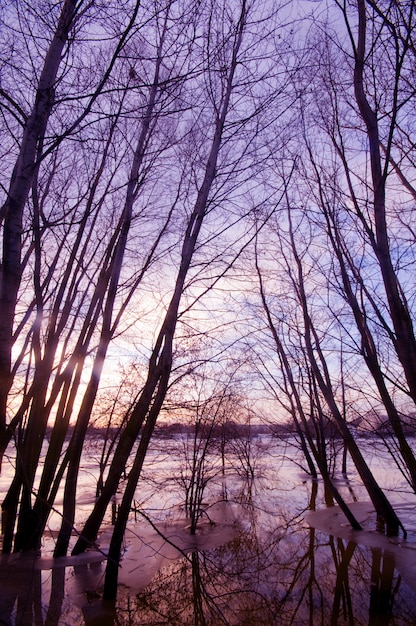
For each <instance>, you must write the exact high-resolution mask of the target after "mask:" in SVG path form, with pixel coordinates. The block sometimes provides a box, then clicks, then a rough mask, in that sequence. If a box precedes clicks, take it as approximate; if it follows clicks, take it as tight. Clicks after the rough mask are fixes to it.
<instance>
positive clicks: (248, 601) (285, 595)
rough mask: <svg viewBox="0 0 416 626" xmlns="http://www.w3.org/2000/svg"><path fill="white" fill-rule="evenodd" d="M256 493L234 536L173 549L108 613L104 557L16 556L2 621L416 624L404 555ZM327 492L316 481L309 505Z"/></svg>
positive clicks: (204, 625) (4, 580)
mask: <svg viewBox="0 0 416 626" xmlns="http://www.w3.org/2000/svg"><path fill="white" fill-rule="evenodd" d="M234 495H235V496H236V494H234ZM251 495H252V499H251V500H250V498H249V497H248V496H247V492H244V494H243V493H241V494H240V496H241V500H242V501H243V504H242V505H240V506H241V509H239V510H241V511H242V512H241V515H239V519H238V529H237V531H236V534H235V536H234V538H233V539H232V541H230V542H228V543H226V544H224V545H221V546H218V547H216V548H215V549H210V550H207V551H202V552H196V551H194V552H191V551H189V552H188V553H187V554H186V556H182V557H180V558H175V557H174V556H172V560H171V561H170V562H168V563H167V565H166V566H165V567H163V568H162V569H161V570H160V571H159V572H158V573H157V574H156V576H155V577H154V578H153V580H152V582H151V583H150V584H148V585H147V586H146V587H145V588H144V589H142V590H140V592H139V593H137V588H136V591H134V590H133V589H128V588H127V587H126V588H120V591H119V596H118V599H117V605H116V607H110V610H109V611H107V612H103V606H102V605H100V601H101V600H100V598H101V596H102V582H103V571H104V564H103V563H98V562H97V563H89V564H84V565H82V564H80V565H77V566H75V565H72V567H70V568H64V567H57V568H54V569H52V570H44V571H41V570H40V569H39V563H38V564H37V562H36V559H35V560H32V567H30V563H29V559H28V558H26V557H21V556H19V555H9V557H8V559H5V560H3V563H2V564H1V567H0V585H1V593H0V609H1V611H0V620H1V623H5V624H10V625H12V624H13V625H19V626H26V625H28V626H30V625H31V624H39V625H42V626H55V625H56V626H58V625H60V624H68V625H71V626H73V625H75V624H77V625H80V624H82V623H85V624H86V625H87V626H104V625H105V626H107V625H108V626H110V625H112V624H122V625H127V624H129V625H133V624H142V625H145V624H147V625H152V626H155V625H156V624H160V625H162V624H166V625H172V626H175V625H177V626H187V625H191V624H192V625H194V626H214V625H215V626H217V625H218V626H219V625H222V624H224V625H238V626H240V625H241V626H245V625H247V626H249V625H250V626H253V625H254V626H272V625H275V624H278V625H279V626H280V625H281V626H286V625H289V624H296V625H301V626H303V625H313V626H316V625H318V624H321V625H323V626H329V625H330V626H340V625H345V626H361V625H362V626H364V625H365V626H387V625H390V624H391V625H393V624H396V625H397V624H400V626H410V625H413V626H414V624H415V623H416V589H411V588H410V587H409V586H408V585H407V584H406V582H405V581H404V580H403V579H402V577H401V575H400V573H399V572H398V571H397V570H396V569H395V556H394V553H390V552H389V551H388V550H385V549H382V548H381V547H374V546H373V547H365V546H362V545H357V543H354V542H353V541H350V540H347V539H345V538H340V537H333V536H330V535H328V534H327V533H325V532H323V531H322V530H319V529H317V528H313V527H309V526H307V525H306V524H305V522H304V513H305V511H302V510H298V511H294V509H293V506H288V507H287V508H286V509H285V504H284V499H283V494H282V501H281V507H279V506H277V505H276V503H275V502H272V501H270V503H271V506H270V509H269V510H265V508H264V507H259V497H260V494H259V493H257V492H256V488H255V487H254V488H253V490H252V492H251ZM318 495H319V494H318V483H317V482H313V483H312V488H311V492H310V502H309V507H308V508H309V509H312V510H313V509H314V508H315V504H316V502H317V501H318ZM322 498H323V500H324V501H325V502H326V504H327V505H330V504H331V502H330V498H329V497H328V494H323V496H322ZM319 508H322V507H321V505H320V507H319ZM217 531H218V526H217V527H216V532H217ZM201 532H202V531H201ZM203 532H209V531H207V530H206V529H205V531H203ZM357 536H359V534H358V535H357ZM6 561H7V563H8V565H7V563H6ZM137 566H138V567H140V563H137ZM69 599H70V600H69ZM114 608H115V610H114Z"/></svg>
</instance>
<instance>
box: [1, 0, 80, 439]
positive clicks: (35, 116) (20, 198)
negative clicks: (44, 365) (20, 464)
mask: <svg viewBox="0 0 416 626" xmlns="http://www.w3.org/2000/svg"><path fill="white" fill-rule="evenodd" d="M76 12H77V2H76V1H75V0H65V2H64V4H63V7H62V11H61V14H60V17H59V20H58V25H57V28H56V31H55V34H54V37H53V39H52V41H51V43H50V45H49V49H48V52H47V55H46V58H45V62H44V64H43V68H42V72H41V74H40V77H39V83H38V87H37V91H36V95H35V103H34V105H33V108H32V111H31V113H30V115H29V117H28V118H27V120H26V123H25V127H24V131H23V137H22V141H21V145H20V150H19V156H18V158H17V161H16V164H15V166H14V170H13V175H12V179H11V182H10V187H9V191H8V194H7V198H6V201H5V203H4V205H3V207H2V208H1V215H2V216H4V233H3V260H2V263H1V265H0V310H1V316H0V434H1V433H2V432H4V431H5V429H6V407H7V396H8V393H9V390H10V387H11V384H12V379H11V351H12V346H13V323H14V315H15V308H16V301H17V294H18V290H19V287H20V281H21V272H22V270H21V249H22V228H23V212H24V207H25V204H26V201H27V199H28V196H29V192H30V188H31V185H32V180H33V176H34V173H35V169H36V167H37V162H36V161H37V158H38V156H39V154H38V149H39V147H40V146H41V145H42V143H43V138H44V135H45V131H46V126H47V123H48V120H49V117H50V114H51V112H52V108H53V105H54V97H55V96H54V86H55V82H56V77H57V74H58V69H59V66H60V64H61V61H62V59H63V50H64V46H65V45H66V43H67V41H68V36H69V32H70V30H71V26H72V24H73V21H74V18H75V15H76Z"/></svg>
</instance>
